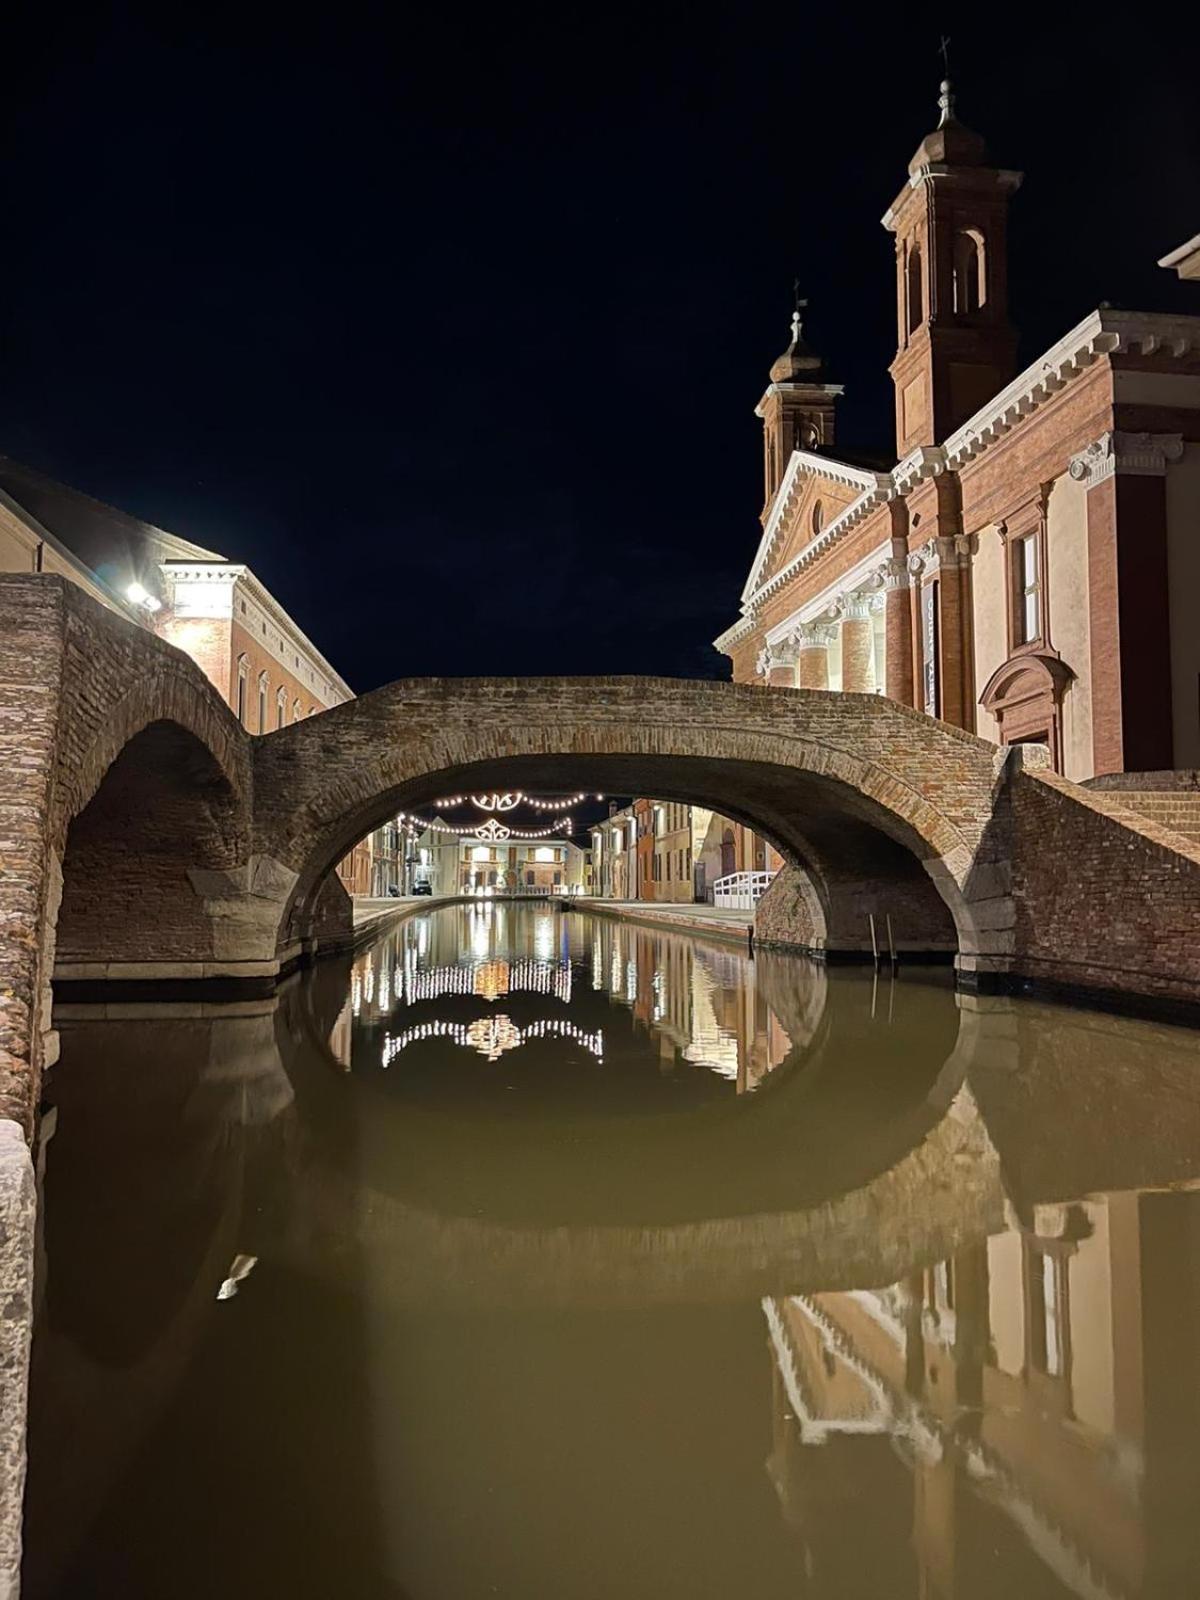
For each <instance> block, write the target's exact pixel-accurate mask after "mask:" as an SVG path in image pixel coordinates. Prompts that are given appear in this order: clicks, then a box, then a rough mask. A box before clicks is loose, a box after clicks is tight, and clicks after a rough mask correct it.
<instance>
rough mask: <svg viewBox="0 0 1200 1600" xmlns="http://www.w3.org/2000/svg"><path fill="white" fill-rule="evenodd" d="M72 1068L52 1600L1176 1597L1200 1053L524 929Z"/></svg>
mask: <svg viewBox="0 0 1200 1600" xmlns="http://www.w3.org/2000/svg"><path fill="white" fill-rule="evenodd" d="M59 1021H60V1026H61V1029H62V1034H63V1056H62V1060H61V1063H60V1065H59V1066H58V1067H57V1068H55V1070H54V1073H53V1074H52V1076H51V1079H50V1080H49V1085H48V1088H49V1093H50V1097H51V1099H52V1101H53V1104H54V1109H53V1111H52V1113H51V1115H50V1117H49V1119H48V1121H47V1125H46V1126H47V1131H48V1132H49V1133H50V1137H49V1138H48V1140H47V1141H46V1143H45V1145H44V1149H43V1151H42V1159H43V1164H44V1168H45V1209H44V1254H43V1262H42V1271H41V1281H40V1292H41V1295H42V1299H41V1304H40V1310H39V1320H38V1327H37V1334H36V1338H35V1346H34V1361H35V1375H34V1389H33V1433H32V1462H31V1481H30V1494H29V1515H28V1545H29V1552H30V1553H29V1556H28V1560H27V1572H26V1579H27V1593H28V1594H29V1595H31V1596H35V1597H36V1596H72V1597H74V1596H81V1595H90V1594H97V1595H98V1594H108V1593H120V1594H121V1595H123V1596H130V1597H138V1596H147V1597H149V1596H156V1597H157V1596H161V1595H163V1594H171V1595H172V1596H180V1597H182V1600H190V1597H192V1596H196V1597H199V1596H201V1595H204V1596H209V1595H211V1594H213V1593H221V1594H224V1595H230V1596H235V1597H236V1596H240V1595H246V1596H249V1595H251V1594H256V1595H257V1594H259V1593H262V1592H268V1593H279V1592H283V1593H287V1594H289V1595H309V1594H311V1595H314V1596H315V1595H322V1596H325V1595H329V1594H334V1593H338V1594H347V1595H355V1596H357V1595H364V1596H374V1595H380V1596H383V1595H392V1596H400V1595H404V1594H408V1595H413V1596H416V1595H420V1596H421V1597H422V1600H425V1597H427V1596H428V1597H442V1596H444V1597H446V1600H450V1597H454V1600H460V1597H472V1596H475V1595H490V1594H497V1593H498V1594H502V1595H511V1596H514V1597H520V1600H526V1597H528V1596H532V1595H540V1594H551V1593H553V1594H555V1595H556V1596H564V1597H578V1600H584V1597H588V1600H591V1597H594V1596H600V1595H609V1594H612V1595H628V1596H641V1595H647V1596H649V1595H654V1596H656V1597H660V1596H668V1595H669V1596H673V1595H680V1596H683V1595H688V1596H696V1595H700V1596H704V1595H712V1596H716V1595H718V1594H720V1595H722V1596H725V1595H727V1594H729V1593H731V1592H736V1593H742V1592H745V1593H753V1594H754V1595H756V1596H772V1597H773V1596H779V1597H783V1596H785V1595H786V1596H789V1597H794V1596H797V1595H811V1596H813V1597H817V1596H820V1597H822V1600H837V1597H843V1596H844V1597H848V1600H849V1597H853V1600H860V1597H861V1600H866V1597H871V1600H876V1597H879V1596H887V1597H889V1600H891V1597H893V1596H895V1597H900V1600H909V1597H911V1600H930V1597H934V1596H936V1597H946V1600H975V1597H985V1596H988V1597H990V1596H993V1595H994V1596H997V1597H998V1596H1001V1595H1003V1596H1005V1597H1009V1596H1012V1595H1014V1594H1021V1595H1032V1596H1059V1595H1081V1596H1095V1597H1099V1596H1109V1597H1111V1596H1125V1595H1128V1596H1131V1597H1139V1600H1158V1597H1164V1600H1165V1597H1171V1600H1174V1597H1177V1596H1179V1597H1182V1596H1184V1595H1191V1594H1193V1593H1194V1592H1195V1590H1196V1585H1195V1578H1194V1574H1195V1573H1196V1571H1197V1570H1200V1549H1198V1548H1197V1546H1198V1544H1200V1486H1198V1483H1197V1474H1196V1472H1195V1470H1194V1466H1193V1452H1194V1445H1195V1439H1196V1435H1197V1424H1198V1423H1200V1084H1198V1081H1197V1075H1196V1048H1195V1037H1194V1035H1191V1034H1188V1033H1185V1032H1182V1031H1177V1030H1171V1029H1165V1028H1156V1027H1152V1026H1149V1025H1146V1024H1140V1023H1126V1022H1119V1021H1116V1020H1114V1019H1111V1018H1104V1017H1095V1016H1089V1015H1086V1014H1084V1013H1075V1012H1069V1011H1065V1010H1058V1009H1055V1008H1050V1007H1042V1006H1034V1005H1029V1004H1025V1003H1021V1002H1010V1001H999V1000H997V1001H979V1000H975V1001H972V1000H969V999H967V998H966V997H956V996H954V995H953V994H952V993H951V992H950V991H949V990H948V989H947V988H946V987H945V986H939V985H937V984H931V983H928V982H926V981H925V980H923V979H921V978H920V977H917V976H916V975H913V974H907V973H906V974H904V975H903V976H902V978H901V979H900V981H899V982H898V984H897V985H896V986H895V987H894V988H892V987H890V986H888V985H884V986H883V988H882V989H881V988H880V987H879V986H878V985H876V984H875V983H874V982H873V979H872V976H871V974H869V973H862V972H854V971H849V972H838V971H836V970H835V971H830V972H826V971H825V970H824V969H822V968H819V967H815V966H813V965H810V964H806V963H801V962H795V961H791V960H788V959H786V958H783V957H780V956H778V955H771V954H769V953H763V954H762V955H760V956H759V958H758V959H757V960H755V961H750V960H749V959H748V958H747V957H746V956H744V955H743V954H742V953H740V952H739V951H738V950H736V949H735V948H733V947H728V948H726V947H722V946H719V945H705V944H703V943H698V942H697V941H694V940H691V939H686V938H683V937H681V936H678V935H673V934H670V933H666V932H658V931H655V930H650V929H646V928H637V927H635V926H633V925H627V924H623V923H620V922H618V921H615V920H613V919H610V918H601V917H591V916H589V915H587V914H586V913H583V912H579V911H570V912H563V911H559V910H552V909H550V908H548V907H545V908H544V907H537V908H530V909H521V908H519V907H516V906H506V905H490V906H486V907H478V908H471V909H470V910H468V911H461V912H460V911H440V912H431V913H429V914H424V915H421V916H419V917H417V918H416V919H414V920H412V921H410V922H409V923H407V924H405V925H403V926H402V927H401V928H400V929H398V930H397V931H396V933H395V934H394V935H392V936H391V937H390V938H388V939H386V940H385V941H383V942H382V943H381V944H380V945H378V946H376V947H375V948H374V949H373V950H371V951H369V952H367V953H365V954H364V955H363V956H361V957H359V958H358V959H357V960H356V961H354V962H353V963H352V964H347V965H345V966H341V967H332V966H327V967H324V968H321V969H318V970H317V971H316V972H314V973H312V974H310V975H308V976H307V977H306V978H305V979H304V980H303V982H299V983H296V984H294V985H293V986H292V987H291V989H290V990H289V991H288V992H287V993H286V994H285V995H283V996H282V997H281V999H280V1001H279V1002H278V1004H274V1005H265V1004H264V1005H260V1006H259V1007H257V1008H250V1010H249V1011H247V1009H246V1008H243V1010H242V1011H241V1012H235V1011H221V1012H219V1013H216V1014H213V1015H210V1016H182V1015H181V1016H170V1015H168V1014H166V1013H164V1011H163V1009H162V1008H157V1009H149V1008H147V1009H146V1010H145V1011H141V1012H139V1009H138V1008H134V1014H131V1015H126V1016H124V1017H122V1018H121V1019H119V1020H117V1019H113V1018H106V1017H103V1016H99V1015H94V1014H88V1013H81V1012H79V1011H76V1012H74V1013H70V1012H64V1013H63V1014H62V1015H61V1016H60V1018H59ZM251 1269H252V1270H251Z"/></svg>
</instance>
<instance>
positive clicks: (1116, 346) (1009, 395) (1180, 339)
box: [942, 309, 1200, 468]
mask: <svg viewBox="0 0 1200 1600" xmlns="http://www.w3.org/2000/svg"><path fill="white" fill-rule="evenodd" d="M1197 349H1200V317H1174V316H1160V315H1158V314H1157V313H1154V312H1145V311H1112V310H1109V309H1104V310H1100V311H1093V312H1092V314H1091V316H1089V317H1085V318H1084V320H1083V321H1082V322H1081V323H1079V325H1078V326H1077V327H1075V328H1072V329H1071V331H1070V333H1068V334H1066V335H1065V337H1063V338H1062V339H1060V340H1059V341H1058V343H1057V344H1056V345H1053V346H1052V347H1051V348H1050V349H1049V350H1047V352H1046V354H1045V355H1044V356H1042V357H1041V358H1040V359H1039V360H1037V361H1035V362H1034V363H1033V365H1032V366H1029V367H1026V368H1025V371H1024V372H1022V373H1020V374H1019V375H1018V376H1017V377H1015V378H1014V379H1013V381H1012V382H1011V383H1010V384H1009V385H1008V387H1007V388H1005V389H1002V390H1001V391H1000V393H999V394H998V395H997V396H996V397H995V399H994V400H989V401H988V403H987V405H986V406H984V407H983V408H982V409H981V410H979V411H977V412H976V413H975V415H974V416H973V417H971V418H969V419H968V420H967V421H966V422H964V423H963V425H962V427H961V428H959V429H958V430H957V431H956V432H954V433H952V434H951V435H950V437H949V438H948V439H947V440H946V442H945V443H944V444H943V446H942V450H943V452H944V454H945V457H946V464H947V466H949V467H954V468H957V467H960V466H962V465H963V464H964V463H965V462H967V461H970V460H971V459H972V457H974V456H976V455H978V454H979V453H980V451H982V450H985V449H986V448H987V446H988V445H989V444H992V443H994V442H995V441H996V440H997V439H998V438H1000V437H1002V436H1003V435H1004V434H1005V433H1007V432H1009V430H1010V429H1011V428H1013V427H1015V426H1016V424H1017V423H1018V422H1020V421H1021V419H1022V418H1023V417H1027V416H1028V415H1029V414H1030V413H1031V412H1033V411H1036V410H1037V409H1038V407H1039V406H1042V405H1044V404H1045V403H1046V401H1047V400H1049V399H1051V398H1052V397H1053V396H1054V395H1055V394H1057V393H1058V391H1059V390H1060V389H1062V388H1065V386H1066V385H1067V384H1068V383H1070V381H1071V379H1072V378H1077V377H1078V376H1079V375H1080V374H1081V373H1083V372H1085V371H1086V370H1087V369H1088V368H1089V367H1090V366H1092V365H1093V364H1094V363H1095V362H1096V361H1097V360H1098V359H1099V358H1100V357H1101V356H1111V355H1154V354H1165V355H1171V356H1175V357H1181V356H1185V355H1187V354H1188V352H1189V351H1192V350H1197Z"/></svg>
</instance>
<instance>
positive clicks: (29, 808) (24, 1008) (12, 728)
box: [0, 576, 64, 1132]
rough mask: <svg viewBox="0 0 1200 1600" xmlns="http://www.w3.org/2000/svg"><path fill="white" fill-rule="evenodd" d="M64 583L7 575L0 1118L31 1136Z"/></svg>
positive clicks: (1, 605)
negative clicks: (9, 1120) (48, 820)
mask: <svg viewBox="0 0 1200 1600" xmlns="http://www.w3.org/2000/svg"><path fill="white" fill-rule="evenodd" d="M63 588H64V585H63V584H62V583H61V582H60V581H58V580H48V581H44V582H40V583H39V582H38V580H36V579H29V578H25V577H24V576H21V577H6V576H0V1116H5V1117H12V1118H14V1119H15V1120H16V1121H17V1122H19V1123H21V1125H22V1126H23V1127H24V1128H25V1130H26V1132H29V1131H30V1130H31V1127H32V1116H33V1106H34V1105H35V1104H36V1096H37V1091H38V1082H39V1078H40V1073H41V1068H42V1055H43V1050H44V1046H43V1044H42V1034H43V1033H45V1032H46V1031H47V1030H48V1027H49V1017H48V1015H45V1014H44V1013H45V1010H46V1002H47V998H48V996H47V995H46V994H45V993H44V990H45V987H46V985H47V984H48V973H46V971H45V955H44V952H43V948H42V946H43V934H44V926H45V923H46V920H47V913H48V900H49V894H50V883H51V873H50V863H49V860H48V855H47V850H46V819H47V816H48V814H49V811H50V804H51V795H52V793H53V786H54V764H55V759H56V754H57V750H58V745H59V712H60V699H61V690H62V641H63V629H64V614H63Z"/></svg>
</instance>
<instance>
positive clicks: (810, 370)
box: [754, 294, 842, 522]
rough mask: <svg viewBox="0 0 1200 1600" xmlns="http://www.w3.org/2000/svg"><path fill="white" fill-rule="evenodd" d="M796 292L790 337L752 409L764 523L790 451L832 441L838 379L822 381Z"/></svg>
mask: <svg viewBox="0 0 1200 1600" xmlns="http://www.w3.org/2000/svg"><path fill="white" fill-rule="evenodd" d="M807 305H808V301H807V300H801V299H800V297H799V295H798V294H797V296H796V304H795V310H794V311H793V312H792V342H791V343H790V344H789V345H788V347H787V349H786V350H785V351H784V352H783V354H782V355H781V356H780V357H779V359H778V361H776V362H775V363H774V365H773V366H772V368H771V372H770V379H771V381H770V383H769V384H768V386H767V392H766V394H764V395H763V397H762V399H761V400H760V401H759V402H758V404H757V406H755V408H754V414H755V416H756V417H761V418H762V425H763V509H762V520H763V521H764V522H766V520H767V518H768V517H769V516H770V514H771V507H772V506H773V505H774V503H775V496H776V494H777V493H778V490H779V485H780V484H781V483H782V482H783V475H784V473H785V472H786V471H787V465H788V462H789V461H790V460H791V458H792V451H793V450H828V449H829V448H830V446H831V445H832V444H833V411H834V406H835V404H836V402H837V399H838V396H839V395H840V394H841V393H842V385H841V384H840V383H826V382H825V363H824V361H823V360H822V359H821V357H820V356H819V355H817V353H816V352H815V351H814V350H812V349H810V348H809V346H808V345H807V344H806V343H805V340H804V332H803V320H802V319H803V312H804V310H805V308H806V306H807Z"/></svg>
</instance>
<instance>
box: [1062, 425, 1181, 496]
mask: <svg viewBox="0 0 1200 1600" xmlns="http://www.w3.org/2000/svg"><path fill="white" fill-rule="evenodd" d="M1182 456H1183V435H1182V434H1179V433H1127V432H1125V431H1124V430H1123V429H1120V428H1118V429H1116V430H1115V431H1113V432H1111V433H1102V434H1101V435H1100V437H1099V438H1098V439H1093V441H1092V442H1091V444H1089V445H1088V446H1087V447H1086V448H1085V449H1083V450H1081V451H1080V452H1079V454H1078V455H1074V456H1072V457H1071V461H1070V465H1069V466H1068V468H1067V470H1068V472H1069V473H1070V474H1071V477H1072V478H1074V479H1075V481H1076V483H1084V484H1086V485H1087V487H1088V488H1089V489H1094V488H1095V487H1096V485H1097V484H1099V483H1104V482H1105V481H1106V480H1107V479H1108V478H1111V477H1112V476H1113V474H1114V473H1117V472H1119V473H1122V474H1125V475H1126V476H1128V477H1131V478H1161V477H1164V476H1165V474H1166V470H1167V463H1168V461H1179V460H1180V459H1181V458H1182Z"/></svg>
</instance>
